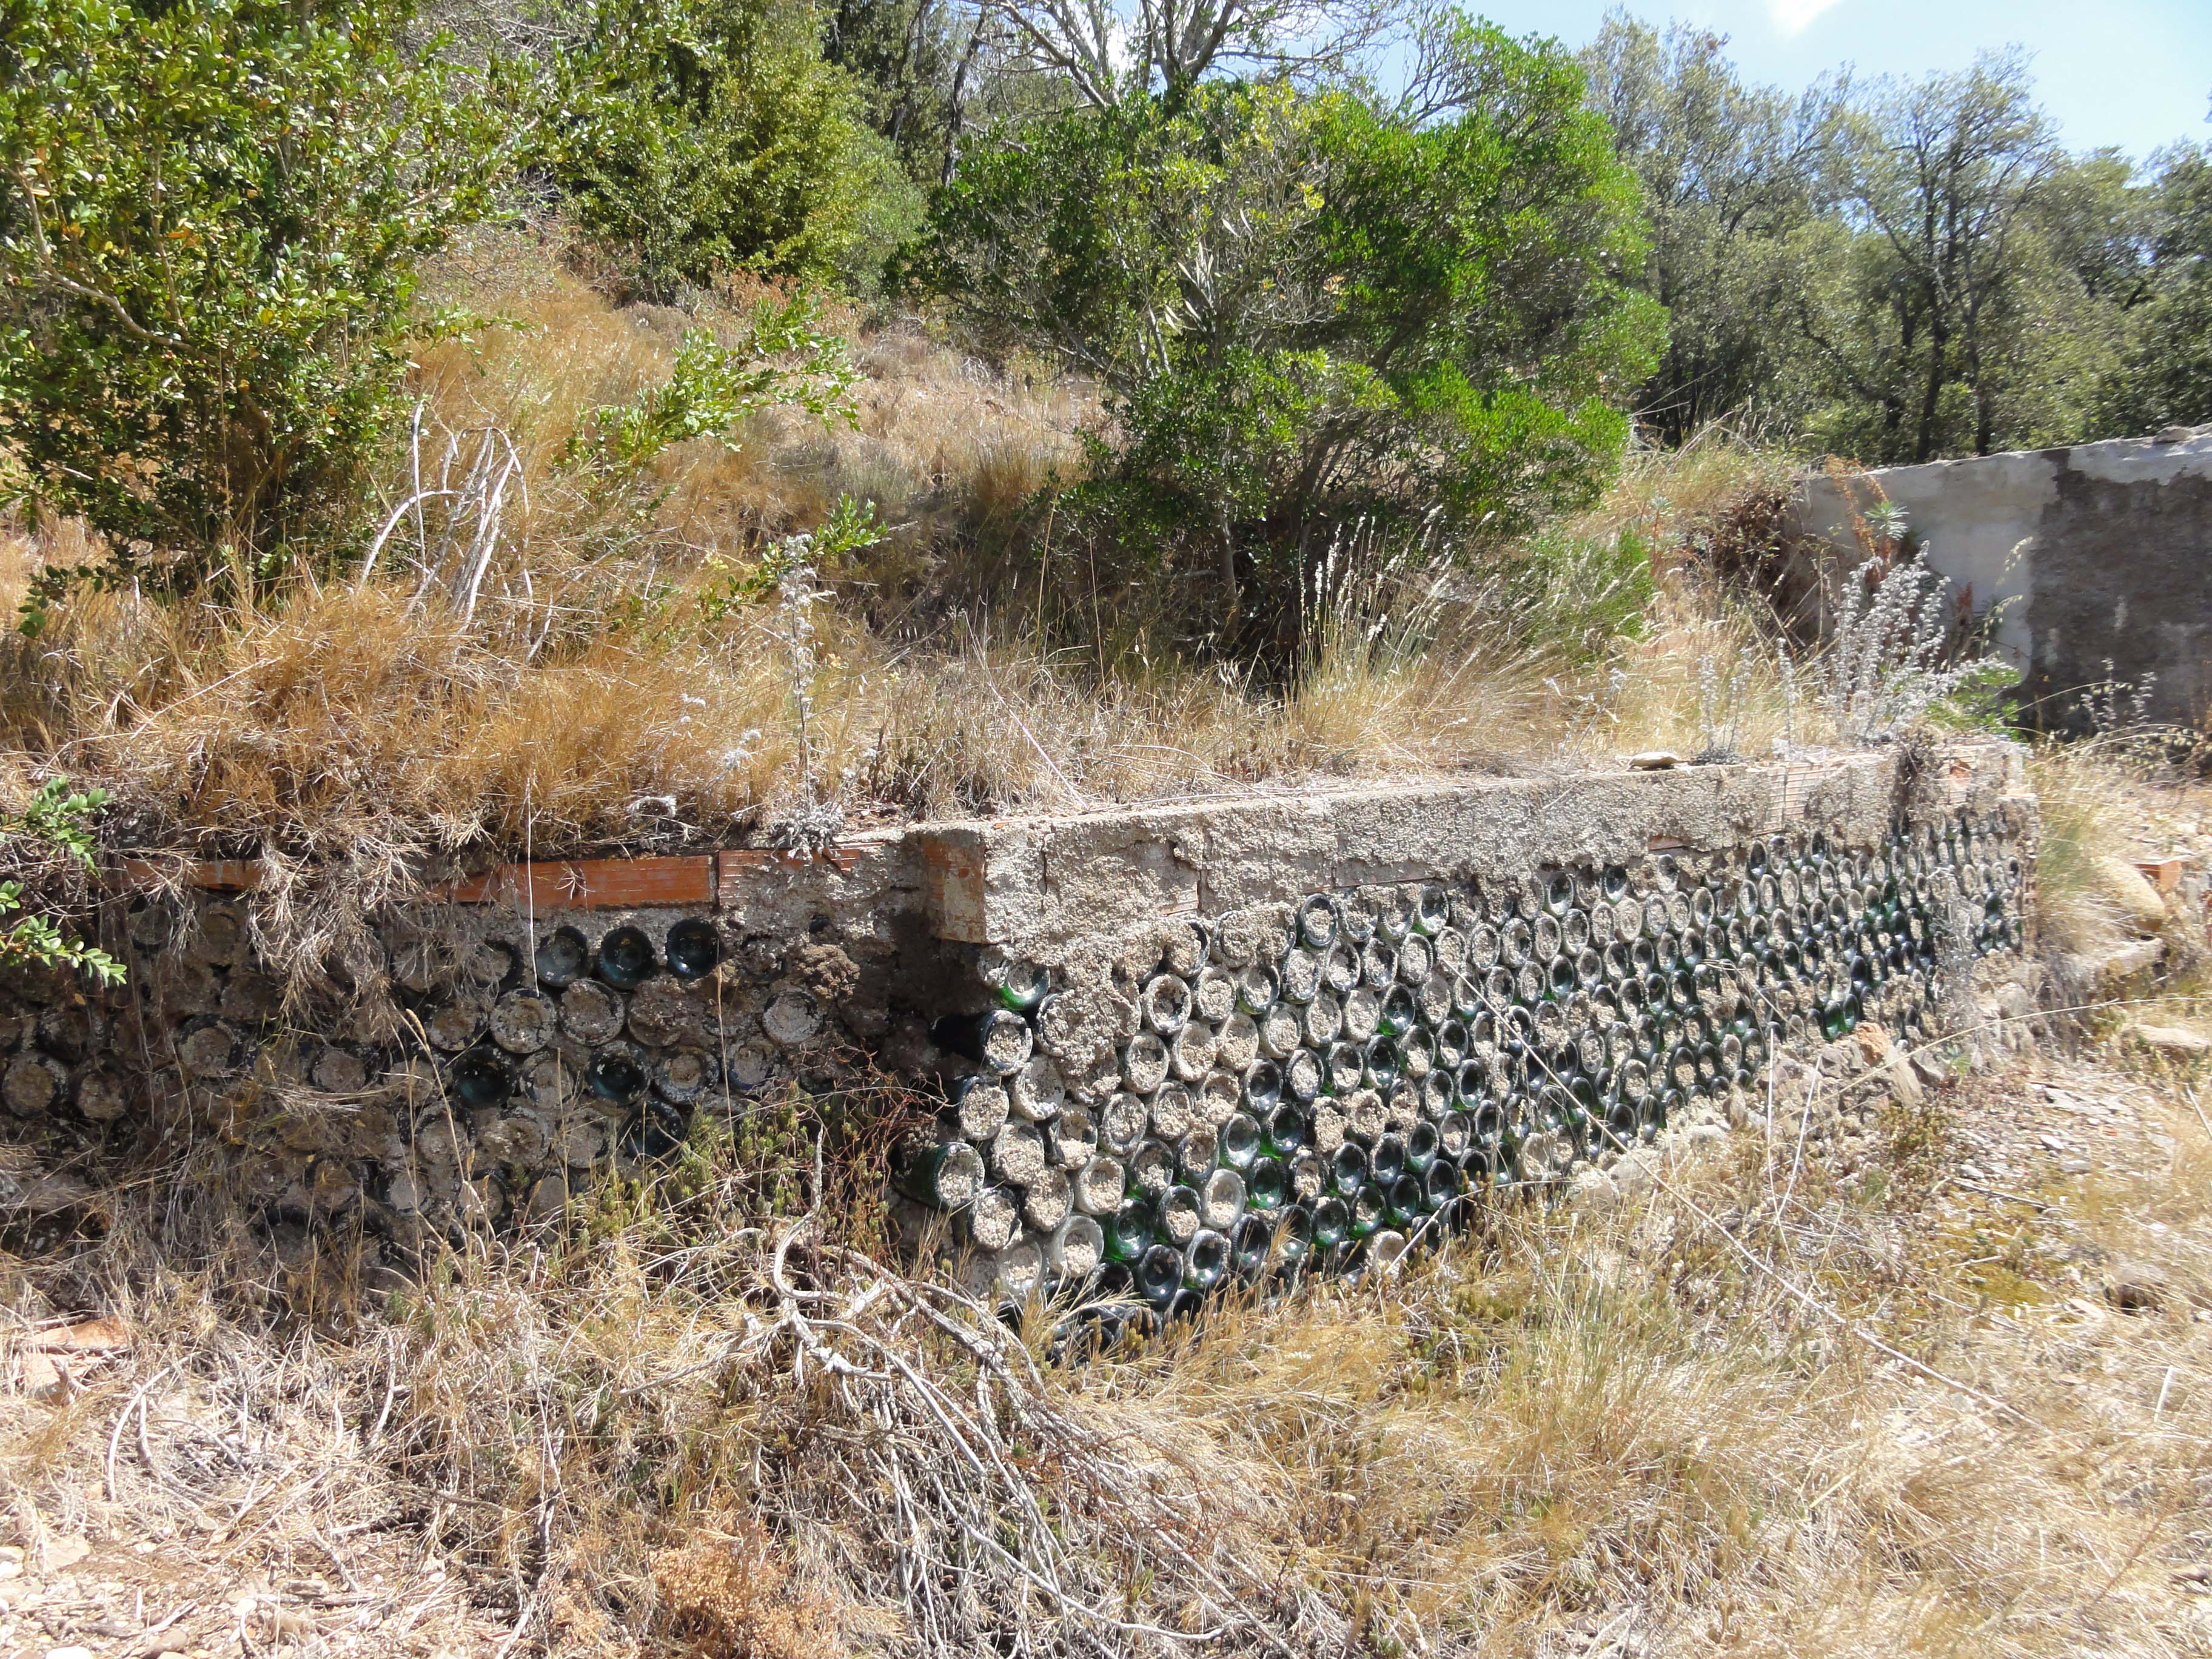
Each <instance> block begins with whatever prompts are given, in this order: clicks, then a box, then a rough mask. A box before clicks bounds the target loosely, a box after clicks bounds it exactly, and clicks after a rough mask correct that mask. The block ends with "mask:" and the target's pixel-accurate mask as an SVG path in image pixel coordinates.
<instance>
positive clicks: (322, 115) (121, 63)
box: [0, 0, 509, 592]
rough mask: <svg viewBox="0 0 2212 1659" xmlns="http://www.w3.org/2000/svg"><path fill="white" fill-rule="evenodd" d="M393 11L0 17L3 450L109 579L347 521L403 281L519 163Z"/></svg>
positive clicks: (279, 548)
mask: <svg viewBox="0 0 2212 1659" xmlns="http://www.w3.org/2000/svg"><path fill="white" fill-rule="evenodd" d="M411 15H412V14H411V11H410V6H409V4H408V0H305V3H286V4H276V3H269V0H160V3H156V0H146V3H121V0H0V443H4V444H5V445H6V446H7V447H9V448H10V449H12V450H13V451H14V453H15V456H16V457H17V458H18V459H19V461H20V463H21V466H22V468H23V470H24V472H25V474H26V475H27V491H28V494H29V495H31V496H32V497H33V499H35V500H36V501H39V502H40V503H41V504H43V505H45V506H48V507H52V508H53V509H55V510H58V511H59V512H63V513H82V515H83V516H84V517H85V519H86V520H88V521H89V522H90V524H91V525H92V526H93V527H94V528H95V529H96V530H98V531H100V532H102V533H103V534H104V535H106V537H107V538H108V539H109V541H110V543H111V544H112V547H113V550H114V562H113V563H112V564H111V565H108V566H106V567H104V568H103V569H102V571H101V573H100V574H102V576H103V578H104V579H115V578H118V577H121V576H129V577H130V578H131V579H133V580H141V581H143V582H146V583H148V584H150V585H154V586H169V587H180V586H190V585H191V584H193V583H196V582H197V581H199V580H203V579H204V577H205V576H206V575H207V574H209V573H210V571H211V570H214V569H217V568H223V567H225V566H228V565H229V564H230V563H232V562H234V561H235V562H239V563H241V564H258V566H259V567H260V568H262V569H263V570H264V571H266V570H269V569H272V568H281V567H282V566H283V564H284V563H285V562H287V561H288V560H290V559H293V558H295V557H297V556H300V555H301V550H302V549H304V548H307V547H311V546H316V547H324V548H327V547H328V546H329V545H330V541H329V538H327V537H324V538H321V539H317V538H314V537H311V536H308V535H307V534H306V533H305V532H307V531H309V530H310V529H314V530H317V531H328V530H330V529H331V528H332V527H333V526H345V525H346V524H347V523H348V520H349V513H350V512H351V510H352V508H353V507H354V506H355V505H356V501H357V493H358V490H359V488H360V485H361V482H362V465H363V462H364V459H365V458H366V457H367V455H368V453H369V452H370V450H371V448H372V447H373V445H374V442H375V441H376V440H377V438H378V437H379V436H380V435H381V433H382V432H383V430H384V428H385V424H386V419H387V416H389V415H390V413H391V410H392V399H393V397H394V392H395V388H396V387H397V386H398V380H399V377H400V375H401V374H403V373H404V369H405V367H406V358H405V355H404V349H403V347H404V342H405V339H406V337H407V335H408V333H409V331H410V303H411V301H412V300H413V297H414V291H415V277H416V266H417V264H418V262H419V261H420V260H421V258H422V257H423V256H424V255H425V254H426V253H428V252H431V251H432V250H434V249H435V248H437V247H438V246H441V244H442V243H443V242H444V240H446V238H447V235H448V234H450V233H451V231H452V230H453V228H454V227H455V226H457V225H459V224H460V223H462V222H466V221H468V220H470V219H471V218H474V217H476V216H477V215H479V214H481V213H482V212H483V210H484V209H485V206H486V204H487V199H488V191H489V188H490V186H491V185H492V184H493V182H494V180H495V179H496V178H497V177H498V175H499V173H500V172H501V168H502V167H503V165H504V164H505V161H506V158H507V154H508V148H509V140H508V139H507V136H506V133H505V130H504V126H503V124H501V122H499V121H497V120H495V118H494V112H493V110H492V107H491V106H490V104H489V100H487V99H486V98H485V97H484V96H483V95H482V88H480V87H477V86H476V85H473V84H471V83H470V82H465V81H464V80H463V79H462V78H461V77H459V76H458V75H456V74H454V73H453V72H450V71H449V70H447V69H445V68H443V67H441V65H440V64H439V63H438V62H437V61H436V58H435V43H433V49H432V50H431V51H430V52H427V53H423V54H418V55H414V56H410V54H408V53H407V52H404V51H403V49H402V41H403V40H404V36H405V34H406V32H407V30H408V28H409V27H410V19H411ZM68 574H70V573H56V574H55V575H54V576H53V577H52V579H51V580H50V581H49V583H48V587H47V590H46V591H48V592H52V589H53V588H55V587H57V586H59V585H60V583H61V582H62V581H63V580H66V577H67V575H68Z"/></svg>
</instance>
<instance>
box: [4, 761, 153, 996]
mask: <svg viewBox="0 0 2212 1659" xmlns="http://www.w3.org/2000/svg"><path fill="white" fill-rule="evenodd" d="M107 802H108V794H107V792H106V790H105V789H77V788H74V787H71V785H70V781H69V780H68V779H67V778H49V779H48V780H47V781H46V782H45V783H43V784H41V785H40V786H39V790H38V793H36V794H34V795H33V796H32V797H31V799H30V803H29V804H28V805H26V806H25V807H24V809H23V810H22V811H21V812H20V813H19V814H17V815H16V816H15V817H9V818H5V819H0V842H28V843H30V848H31V851H32V852H33V854H34V855H37V856H41V857H43V858H46V859H58V860H60V861H62V862H63V863H64V864H65V865H68V866H75V868H76V870H77V871H79V872H82V873H84V874H90V873H91V872H92V870H93V867H94V866H93V846H94V843H93V839H92V832H91V829H90V828H89V824H90V821H91V818H92V816H93V814H94V813H95V812H97V811H100V808H101V807H103V806H105V805H107ZM24 890H25V884H24V883H22V882H21V881H20V880H15V879H12V878H11V879H8V880H0V926H5V927H6V928H7V931H6V932H5V933H0V963H6V964H8V965H10V966H19V965H27V966H29V967H33V968H68V969H81V970H82V971H83V972H85V973H88V974H89V975H92V976H93V977H94V978H95V979H97V980H99V981H100V982H101V983H103V984H106V985H119V984H121V983H122V982H123V964H122V963H119V962H118V961H117V960H116V959H115V958H114V957H112V956H110V955H108V954H107V952H106V951H103V950H101V949H100V948H99V947H98V946H97V945H87V944H86V943H85V942H84V941H83V940H82V939H71V938H70V936H69V935H68V934H66V933H63V932H62V930H61V928H60V927H58V925H57V924H56V923H55V922H54V921H53V920H52V918H51V917H47V916H43V915H38V914H36V913H35V912H33V913H31V914H28V915H26V914H24V906H25V902H26V901H25V899H24ZM11 916H12V917H15V918H16V920H15V921H13V922H12V923H10V922H9V921H8V918H9V917H11Z"/></svg>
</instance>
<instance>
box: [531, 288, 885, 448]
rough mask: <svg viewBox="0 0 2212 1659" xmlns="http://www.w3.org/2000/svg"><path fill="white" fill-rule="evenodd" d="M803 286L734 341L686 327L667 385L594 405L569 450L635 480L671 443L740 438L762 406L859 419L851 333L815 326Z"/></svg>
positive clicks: (768, 306) (850, 422) (826, 418)
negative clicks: (849, 341) (854, 396)
mask: <svg viewBox="0 0 2212 1659" xmlns="http://www.w3.org/2000/svg"><path fill="white" fill-rule="evenodd" d="M818 317H819V312H818V307H817V306H816V305H815V303H814V301H812V300H811V299H809V298H807V297H805V296H804V295H801V296H799V297H796V298H793V299H791V300H788V301H782V302H780V303H779V302H777V301H764V302H763V304H762V305H761V306H760V307H759V308H758V309H757V311H756V312H755V313H754V314H753V318H752V321H751V323H750V326H749V327H748V329H747V331H746V333H745V336H744V338H743V339H742V340H740V341H739V342H738V343H737V344H736V345H733V346H726V345H723V344H721V343H719V342H718V341H717V340H716V339H715V338H714V336H713V335H711V334H709V333H708V332H707V331H705V330H704V329H687V330H686V331H684V339H683V343H681V344H680V345H678V348H677V350H676V366H675V368H674V370H673V371H672V372H671V374H670V375H669V378H668V382H667V384H666V385H665V386H658V387H655V388H654V389H653V391H651V392H647V394H646V395H645V396H644V397H642V398H639V399H638V400H637V401H636V402H635V403H629V404H604V405H602V406H601V407H599V408H598V409H596V410H592V412H591V414H589V415H588V416H586V417H585V419H584V421H583V422H582V424H581V425H580V427H579V428H577V432H576V435H575V436H574V438H572V439H571V440H570V441H569V445H568V458H567V459H568V460H569V461H570V462H571V463H572V464H573V463H583V464H587V465H590V466H592V468H594V469H596V470H597V471H599V472H600V473H601V474H602V475H604V476H605V477H610V478H617V479H623V480H627V479H630V478H634V477H635V476H636V475H637V474H638V473H640V472H641V471H644V469H645V468H646V467H647V466H648V465H651V464H652V462H653V459H654V458H655V457H656V456H658V455H659V454H660V453H661V452H662V451H664V450H665V449H667V448H668V447H671V445H674V444H679V443H684V442H686V441H690V439H693V438H715V439H719V440H720V441H721V442H723V443H724V444H726V445H728V446H729V447H732V448H735V447H737V444H736V437H735V435H736V431H737V428H738V427H740V426H742V425H743V424H744V422H745V421H746V420H747V419H748V418H749V417H750V416H754V415H757V414H758V413H759V412H760V411H761V410H764V409H771V408H798V409H804V410H806V411H807V412H808V413H809V414H811V415H813V416H817V417H818V418H819V419H821V420H822V421H823V422H825V423H826V422H842V423H843V424H845V425H846V426H848V427H855V428H856V427H858V425H859V424H860V417H859V415H858V414H857V412H856V411H855V410H854V408H853V404H852V396H851V394H852V390H853V387H854V384H855V383H856V382H857V381H858V380H859V379H860V371H859V370H858V369H857V368H854V365H853V361H852V358H851V356H850V355H849V353H848V349H847V346H846V342H845V340H844V337H842V336H841V335H836V334H829V333H825V332H823V331H822V329H821V328H820V327H819V326H818Z"/></svg>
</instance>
